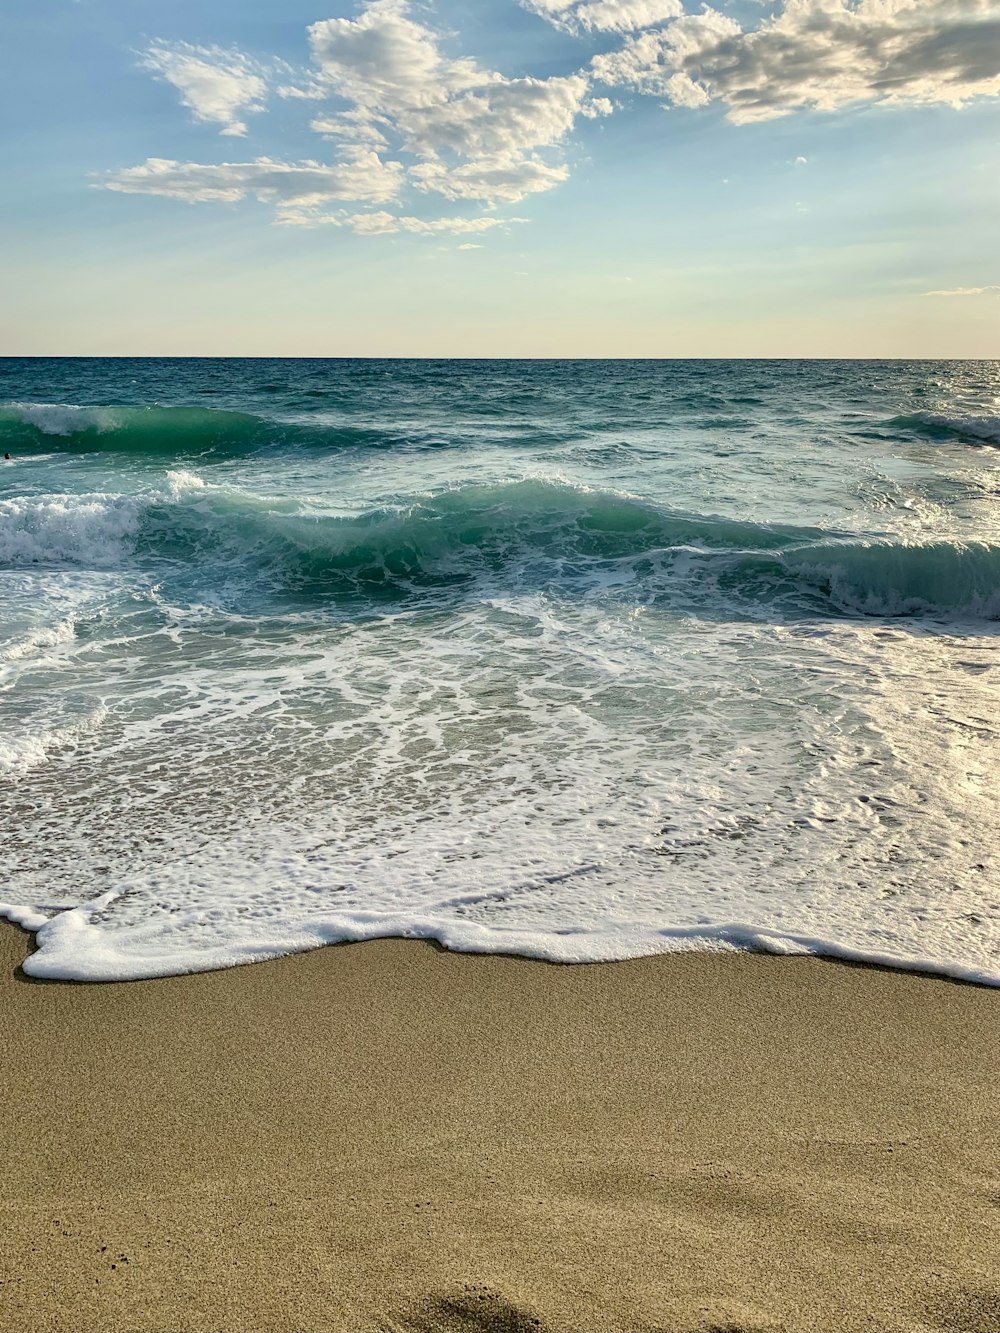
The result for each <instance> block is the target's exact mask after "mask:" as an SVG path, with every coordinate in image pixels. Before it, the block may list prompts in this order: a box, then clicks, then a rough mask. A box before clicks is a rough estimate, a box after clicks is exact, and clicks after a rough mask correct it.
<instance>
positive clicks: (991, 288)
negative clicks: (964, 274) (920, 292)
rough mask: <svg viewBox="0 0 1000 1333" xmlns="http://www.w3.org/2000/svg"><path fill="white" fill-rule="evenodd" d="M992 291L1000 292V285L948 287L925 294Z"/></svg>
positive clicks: (977, 293) (968, 293) (976, 294)
mask: <svg viewBox="0 0 1000 1333" xmlns="http://www.w3.org/2000/svg"><path fill="white" fill-rule="evenodd" d="M992 292H998V293H1000V285H997V284H994V285H992V286H988V287H946V288H941V289H939V290H938V291H934V292H924V295H925V296H989V295H990V294H991V293H992Z"/></svg>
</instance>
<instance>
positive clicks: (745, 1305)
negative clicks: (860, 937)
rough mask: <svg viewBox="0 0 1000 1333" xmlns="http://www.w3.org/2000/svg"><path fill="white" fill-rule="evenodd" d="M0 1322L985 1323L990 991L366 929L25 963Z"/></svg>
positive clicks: (996, 1310)
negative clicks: (575, 953)
mask: <svg viewBox="0 0 1000 1333" xmlns="http://www.w3.org/2000/svg"><path fill="white" fill-rule="evenodd" d="M29 944H30V940H29V937H28V936H26V935H24V934H23V933H22V932H20V931H18V930H16V929H15V928H14V927H11V926H8V925H6V924H4V925H3V926H2V927H0V973H2V976H0V988H2V996H0V1015H2V1017H0V1062H2V1077H3V1098H2V1101H0V1134H2V1148H3V1165H2V1169H0V1191H2V1194H0V1219H2V1237H0V1327H2V1328H3V1329H8V1330H9V1329H16V1330H28V1329H32V1330H43V1329H44V1330H48V1329H72V1330H119V1329H121V1330H147V1329H157V1330H223V1329H225V1330H247V1329H255V1330H256V1329H259V1330H265V1329H266V1330H275V1331H276V1330H306V1329H309V1330H312V1329H346V1330H362V1329H364V1330H368V1329H372V1330H390V1329H393V1330H432V1329H442V1330H444V1329H449V1330H450V1329H461V1330H476V1333H485V1330H504V1331H505V1333H521V1331H525V1333H526V1331H528V1330H531V1331H532V1333H538V1331H539V1330H546V1329H549V1330H556V1329H562V1330H581V1331H583V1330H588V1331H589V1330H593V1331H594V1333H596V1330H612V1329H613V1330H619V1331H620V1333H624V1331H625V1330H640V1329H670V1330H688V1329H692V1330H693V1329H701V1330H708V1329H715V1330H719V1329H727V1330H764V1329H788V1330H807V1329H830V1330H834V1329H835V1330H848V1329H906V1330H916V1329H968V1330H973V1329H974V1330H977V1331H982V1333H987V1331H988V1330H992V1329H1000V1150H998V1144H1000V992H997V991H992V990H987V989H979V988H975V987H972V986H963V985H958V984H954V983H950V982H947V981H943V980H939V979H934V978H931V977H923V976H914V975H907V974H904V973H892V972H888V971H883V970H879V969H875V968H863V967H850V966H845V965H843V964H837V963H830V962H824V961H821V960H818V959H811V958H769V957H759V956H750V955H721V954H715V955H713V954H699V955H683V956H673V957H665V958H650V959H642V960H638V961H636V962H629V963H618V964H610V965H591V966H585V967H554V966H548V965H545V964H541V963H533V962H527V961H523V960H519V959H515V958H502V957H490V956H487V957H476V956H469V955H456V954H448V953H445V952H443V951H441V950H439V949H436V948H434V947H432V946H431V945H428V944H426V943H419V942H401V941H382V942H377V943H372V944H361V945H350V946H347V947H341V948H328V949H322V950H319V951H317V952H314V953H311V954H305V955H301V956H299V957H294V958H284V959H280V960H278V961H276V962H271V963H262V964H258V965H256V966H253V967H242V968H236V969H233V970H230V971H227V972H216V973H210V974H205V975H201V976H192V977H179V978H171V979H167V980H163V981H151V982H130V983H127V984H124V985H89V986H82V985H61V984H48V983H33V982H30V981H28V980H27V979H25V978H24V977H23V975H19V974H18V971H17V969H18V964H19V962H20V961H21V960H22V958H23V957H24V955H25V953H26V952H27V949H28V947H29Z"/></svg>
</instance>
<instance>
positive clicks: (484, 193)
mask: <svg viewBox="0 0 1000 1333" xmlns="http://www.w3.org/2000/svg"><path fill="white" fill-rule="evenodd" d="M568 177H569V168H568V167H566V166H564V165H550V164H549V163H547V162H543V161H542V160H541V158H537V157H523V156H520V155H513V154H507V155H502V156H499V157H494V158H480V159H478V160H477V161H475V162H466V163H464V164H463V165H462V166H458V167H452V166H449V165H447V164H445V163H443V162H421V163H420V164H419V165H417V166H415V167H413V168H411V170H410V180H411V181H412V183H413V184H414V185H415V186H416V188H417V189H418V190H425V191H433V192H434V193H435V194H440V195H443V196H444V198H445V199H480V200H482V201H483V202H484V203H487V204H497V203H500V202H503V203H511V204H516V203H518V202H519V201H520V200H521V199H523V198H524V197H525V196H526V195H529V194H539V193H541V192H542V191H544V190H551V189H552V187H553V186H555V185H561V184H562V182H563V181H564V180H566V179H567V178H568Z"/></svg>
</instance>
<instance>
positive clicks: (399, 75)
mask: <svg viewBox="0 0 1000 1333" xmlns="http://www.w3.org/2000/svg"><path fill="white" fill-rule="evenodd" d="M672 2H673V0H672ZM309 39H310V45H311V49H312V54H313V59H314V60H315V62H316V66H317V70H318V75H317V77H318V78H320V79H321V80H323V81H325V83H326V85H327V87H328V90H329V93H330V95H331V97H339V98H342V99H343V100H345V101H347V102H349V103H352V105H351V107H350V109H349V110H347V111H339V112H336V113H335V114H333V115H329V116H327V115H323V116H317V117H316V118H315V119H314V120H313V122H312V124H313V128H314V129H315V130H316V131H317V132H319V133H321V134H324V135H325V136H327V137H331V138H336V139H340V140H342V141H345V142H355V143H368V144H376V145H379V146H381V145H385V144H391V145H392V146H393V147H394V148H395V150H396V151H397V152H401V153H406V154H408V155H410V156H412V157H415V158H416V159H417V161H416V162H415V163H414V164H413V165H412V166H410V167H409V168H408V178H409V181H410V183H411V184H412V185H413V186H415V188H416V189H418V190H420V191H423V192H425V193H426V192H434V193H438V194H441V195H442V196H443V197H444V198H446V199H478V200H480V201H481V202H482V203H483V204H485V205H486V206H487V207H495V206H497V205H499V204H502V203H516V202H517V201H518V200H519V199H523V198H524V197H525V195H528V194H532V193H535V192H537V191H539V190H546V189H551V188H552V187H553V186H554V185H558V184H559V183H560V182H562V181H563V180H565V179H566V176H567V174H568V172H567V169H566V168H565V166H564V165H562V164H561V163H560V162H553V161H550V160H547V159H545V158H542V157H539V155H538V154H539V151H541V150H551V149H554V148H555V147H556V146H557V145H559V144H560V143H561V142H562V141H563V140H564V139H565V137H566V136H567V135H568V133H569V132H570V130H571V129H572V127H573V125H574V123H575V121H576V119H577V117H578V116H581V115H595V114H607V111H608V109H610V103H609V102H608V100H607V99H606V98H602V99H599V102H598V103H596V104H592V103H589V102H588V100H587V93H588V89H589V84H590V79H589V76H588V75H587V74H584V73H576V74H571V75H567V76H561V77H552V78H548V79H538V78H530V77H522V78H506V77H505V76H504V75H502V74H500V73H499V72H497V71H495V70H489V69H485V68H483V67H482V66H480V65H479V64H478V63H477V62H476V61H474V60H472V59H470V58H468V57H466V56H457V57H456V56H450V55H447V54H446V53H445V51H444V49H443V39H442V37H441V36H440V35H439V34H437V33H435V32H434V31H433V30H432V29H430V28H428V27H427V26H425V25H424V24H422V23H418V22H417V21H416V20H415V19H414V18H412V17H411V15H410V9H409V5H408V2H407V0H371V2H370V3H368V4H367V5H365V6H364V7H363V9H362V11H361V13H360V14H359V16H358V17H357V18H354V19H347V18H338V19H324V20H323V21H321V22H319V23H314V24H313V25H312V27H311V28H310V29H309Z"/></svg>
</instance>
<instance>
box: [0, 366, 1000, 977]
mask: <svg viewBox="0 0 1000 1333" xmlns="http://www.w3.org/2000/svg"><path fill="white" fill-rule="evenodd" d="M3 452H9V453H10V454H11V459H10V460H9V461H6V462H4V463H0V790H2V806H0V900H2V901H0V913H2V914H3V915H5V916H6V917H8V918H9V919H10V920H12V921H15V922H17V923H19V924H21V925H23V926H25V927H27V928H28V929H30V930H33V931H35V932H37V934H36V943H37V948H36V950H35V952H33V953H32V954H31V955H30V957H29V958H28V959H27V961H26V963H25V971H26V972H28V973H29V974H31V975H32V976H36V977H58V978H70V979H81V980H125V979H131V978H140V977H154V976H164V975H171V974H175V973H182V972H190V971H200V970H205V969H211V968H221V967H229V966H233V965H235V964H240V963H248V962H252V961H254V960H257V959H264V958H270V957H275V956H277V955H281V954H286V953H292V952H296V951H300V950H304V949H310V948H314V947H317V946H319V945H324V944H329V943H335V942H338V941H347V940H363V939H371V938H373V937H377V936H389V935H391V936H410V937H420V938H427V939H434V940H437V941H439V942H440V943H441V944H443V945H444V946H446V947H447V948H449V949H458V950H471V951H480V952H503V953H514V954H520V955H524V956H528V957H533V958H543V959H549V960H553V961H559V962H566V963H576V962H587V961H601V960H613V959H621V958H629V957H636V956H640V955H647V954H656V953H663V952H671V951H676V950H682V949H726V950H733V949H757V950H767V951H770V952H775V953H818V954H825V955H830V956H834V957H841V958H850V959H860V960H870V961H873V962H880V963H885V964H889V965H892V966H898V967H905V968H919V969H926V970H930V971H935V972H941V973H945V974H948V975H950V976H954V977H959V978H966V979H972V980H977V981H983V982H988V983H991V984H1000V860H998V856H997V829H998V828H1000V784H998V782H997V771H998V770H997V758H998V739H1000V691H998V680H1000V674H998V673H1000V657H998V653H997V633H998V618H1000V363H986V362H870V361H866V362H852V361H801V362H796V361H605V362H600V361H523V362H517V361H472V360H469V361H433V360H426V361H424V360H413V361H378V360H358V361H352V360H298V359H296V360H281V359H276V360H227V359H212V360H187V359H183V360H171V359H164V360H149V359H141V360H140V359H118V358H113V359H11V360H5V361H0V453H3Z"/></svg>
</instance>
